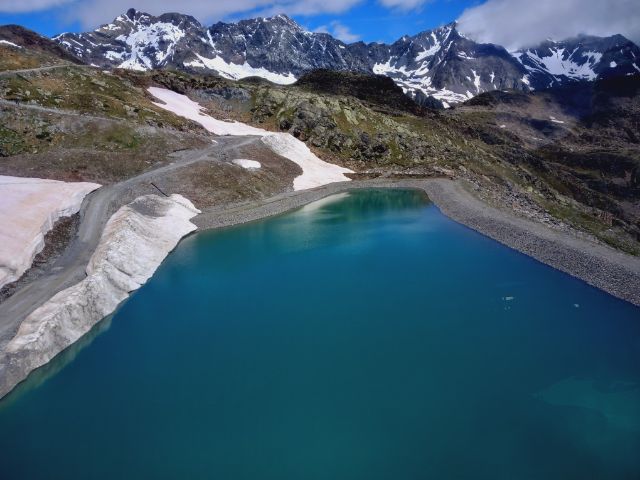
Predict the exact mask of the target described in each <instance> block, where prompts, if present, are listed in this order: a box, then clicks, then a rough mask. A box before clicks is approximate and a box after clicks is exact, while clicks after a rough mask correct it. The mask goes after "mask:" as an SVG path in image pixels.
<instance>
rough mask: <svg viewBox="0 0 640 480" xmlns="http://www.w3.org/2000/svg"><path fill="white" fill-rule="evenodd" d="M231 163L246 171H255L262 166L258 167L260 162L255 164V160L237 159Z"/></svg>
mask: <svg viewBox="0 0 640 480" xmlns="http://www.w3.org/2000/svg"><path fill="white" fill-rule="evenodd" d="M231 163H233V164H235V165H238V166H239V167H242V168H246V169H248V170H255V169H257V168H260V167H261V166H262V165H260V162H256V161H255V160H246V159H244V158H238V159H236V160H233V161H232V162H231Z"/></svg>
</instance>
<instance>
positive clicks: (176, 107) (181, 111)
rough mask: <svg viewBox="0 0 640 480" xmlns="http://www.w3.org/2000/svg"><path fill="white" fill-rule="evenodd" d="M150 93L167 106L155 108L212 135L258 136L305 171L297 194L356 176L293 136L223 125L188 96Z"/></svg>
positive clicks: (162, 91) (163, 91)
mask: <svg viewBox="0 0 640 480" xmlns="http://www.w3.org/2000/svg"><path fill="white" fill-rule="evenodd" d="M148 90H149V93H151V95H153V96H154V97H156V98H158V99H159V100H161V101H162V102H164V103H155V105H157V106H159V107H161V108H164V109H165V110H169V111H171V112H173V113H175V114H176V115H180V116H182V117H185V118H189V119H191V120H194V121H196V122H198V123H199V124H200V125H202V126H203V127H204V128H206V129H207V130H208V131H210V132H211V133H214V134H216V135H259V136H260V137H261V140H262V142H263V143H264V144H265V145H267V146H268V147H269V148H270V149H271V150H272V151H273V152H274V153H276V154H277V155H280V156H281V157H284V158H287V159H289V160H291V161H292V162H294V163H296V164H297V165H298V166H299V167H300V168H301V169H302V174H301V175H298V176H297V177H296V178H295V179H294V180H293V189H294V190H305V189H308V188H314V187H320V186H322V185H327V184H328V183H334V182H348V181H350V180H351V179H350V178H349V177H347V176H346V175H345V173H353V171H352V170H349V169H348V168H343V167H340V166H338V165H334V164H332V163H327V162H325V161H323V160H321V159H320V158H318V157H317V156H316V155H315V154H314V153H313V152H312V151H311V150H310V149H309V147H307V146H306V145H305V144H304V142H302V141H300V140H298V139H297V138H295V137H294V136H293V135H290V134H288V133H274V132H269V131H267V130H263V129H261V128H256V127H252V126H250V125H246V124H244V123H240V122H235V121H234V122H224V121H222V120H217V119H215V118H213V117H211V116H209V115H206V114H203V113H202V112H201V110H202V107H201V106H200V104H198V103H197V102H194V101H193V100H191V99H190V98H188V97H187V96H186V95H182V94H180V93H176V92H173V91H171V90H167V89H165V88H158V87H150V88H149V89H148ZM241 166H245V165H241Z"/></svg>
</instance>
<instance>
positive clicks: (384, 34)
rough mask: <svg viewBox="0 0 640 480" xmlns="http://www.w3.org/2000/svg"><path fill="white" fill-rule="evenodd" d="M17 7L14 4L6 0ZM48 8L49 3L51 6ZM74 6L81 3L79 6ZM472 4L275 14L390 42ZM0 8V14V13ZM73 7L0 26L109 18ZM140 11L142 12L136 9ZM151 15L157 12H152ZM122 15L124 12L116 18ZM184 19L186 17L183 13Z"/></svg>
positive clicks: (3, 19)
mask: <svg viewBox="0 0 640 480" xmlns="http://www.w3.org/2000/svg"><path fill="white" fill-rule="evenodd" d="M11 1H20V0H11ZM130 2H131V5H130V6H132V7H134V8H136V2H135V1H134V0H130ZM52 3H54V2H52ZM78 3H83V2H82V0H80V2H78ZM475 3H478V2H474V1H471V0H435V1H432V2H428V3H423V4H422V5H418V6H416V7H415V8H411V9H407V8H403V7H402V6H399V7H387V6H385V5H383V4H382V3H381V2H378V1H376V0H365V1H363V2H357V3H356V4H355V5H354V6H353V7H351V8H348V9H346V10H345V11H343V12H336V13H333V12H328V13H325V12H317V13H311V14H295V13H291V12H287V9H286V6H285V7H284V8H282V9H279V8H278V9H276V10H277V11H280V10H282V11H284V13H288V14H289V15H290V16H291V17H293V18H294V19H295V20H296V21H297V22H298V23H300V24H301V25H302V26H304V27H306V28H308V29H309V30H312V31H315V30H318V29H319V30H322V31H329V32H330V33H332V34H334V35H335V34H337V35H336V36H338V37H340V36H342V37H343V39H344V40H345V41H346V40H351V41H355V40H364V41H366V42H372V41H385V42H388V41H393V40H396V39H397V38H399V37H401V36H402V35H405V34H414V33H417V32H420V31H422V30H427V29H430V28H433V27H437V26H439V25H442V24H445V23H448V22H451V21H453V20H455V19H457V18H458V17H459V16H460V14H461V13H462V11H463V10H464V9H465V8H466V7H468V6H470V5H473V4H475ZM1 5H2V4H1V3H0V9H1ZM179 5H180V4H179V3H175V4H174V7H173V9H172V8H167V11H172V10H174V11H175V10H178V11H180V8H179ZM72 6H73V3H72V2H70V4H64V5H62V6H58V7H51V8H46V9H44V10H40V11H31V12H16V13H8V12H4V13H3V12H1V11H0V24H7V23H17V24H20V25H23V26H26V27H28V28H31V29H33V30H35V31H37V32H39V33H42V34H44V35H48V36H52V35H55V34H57V33H60V32H63V31H76V32H78V31H84V30H87V29H90V28H91V27H90V26H93V27H95V26H97V24H99V23H108V22H109V21H111V20H112V19H113V17H114V15H109V14H105V15H104V17H102V18H101V20H97V23H96V21H95V20H94V21H89V22H88V23H87V22H84V23H83V22H82V19H80V18H74V17H75V16H74V15H73V12H72V11H71V12H70V10H72ZM139 9H140V10H145V9H143V8H142V7H140V8H139ZM150 10H152V12H151V13H154V14H157V13H160V12H156V11H153V9H150ZM276 10H273V12H271V11H269V10H265V9H264V8H254V9H250V10H246V11H242V12H237V13H236V12H233V13H229V14H226V15H221V16H218V15H214V16H212V17H211V18H206V17H207V16H206V15H195V16H196V18H198V20H200V21H201V22H203V23H205V24H210V23H213V22H214V21H216V20H224V21H235V20H239V19H242V18H251V17H254V16H259V15H270V14H271V13H275V12H276ZM124 11H126V7H125V8H124V9H123V10H122V13H124ZM187 13H189V12H187Z"/></svg>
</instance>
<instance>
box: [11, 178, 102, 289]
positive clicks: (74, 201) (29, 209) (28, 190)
mask: <svg viewBox="0 0 640 480" xmlns="http://www.w3.org/2000/svg"><path fill="white" fill-rule="evenodd" d="M99 187H100V185H98V184H97V183H86V182H77V183H71V182H59V181H56V180H43V179H40V178H22V177H6V176H0V287H1V286H2V285H5V284H7V283H9V282H13V281H15V280H17V279H18V278H20V276H21V275H22V274H23V273H24V272H26V271H27V270H28V269H29V267H30V266H31V263H32V262H33V259H34V257H35V256H36V254H37V253H38V252H40V251H41V250H42V248H43V247H44V236H45V234H46V233H47V232H48V231H49V230H51V228H53V225H54V223H55V222H56V221H57V220H58V219H59V218H61V217H68V216H70V215H73V214H75V213H76V212H78V210H80V205H81V204H82V200H83V199H84V197H85V196H86V195H87V194H88V193H90V192H92V191H93V190H95V189H96V188H99Z"/></svg>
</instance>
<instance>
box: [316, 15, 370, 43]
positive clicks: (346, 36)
mask: <svg viewBox="0 0 640 480" xmlns="http://www.w3.org/2000/svg"><path fill="white" fill-rule="evenodd" d="M314 32H318V33H330V34H331V35H333V36H334V37H335V38H337V39H338V40H342V41H343V42H344V43H353V42H357V41H358V40H360V35H358V34H355V33H353V32H352V31H351V30H350V29H349V27H347V26H346V25H343V24H342V23H340V22H339V21H337V20H334V21H333V22H331V23H330V24H329V25H320V26H319V27H318V28H316V29H315V30H314Z"/></svg>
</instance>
